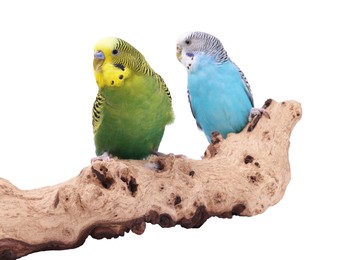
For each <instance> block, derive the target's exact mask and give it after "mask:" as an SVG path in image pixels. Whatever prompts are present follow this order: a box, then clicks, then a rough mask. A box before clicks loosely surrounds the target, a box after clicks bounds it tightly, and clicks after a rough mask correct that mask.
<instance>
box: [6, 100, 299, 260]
mask: <svg viewBox="0 0 337 260" xmlns="http://www.w3.org/2000/svg"><path fill="white" fill-rule="evenodd" d="M265 107H268V108H266V109H267V111H268V113H269V115H270V119H269V118H267V117H265V116H262V117H255V118H254V119H253V120H252V121H251V122H250V123H249V124H248V125H247V126H246V128H245V129H243V131H242V132H241V133H238V134H230V135H228V136H227V138H226V139H225V140H224V139H223V138H222V137H221V135H219V134H216V133H214V135H213V140H212V143H211V144H210V145H209V147H208V148H207V150H206V152H205V155H204V158H203V159H202V160H192V159H189V158H187V157H185V156H174V155H167V156H152V157H150V158H149V159H148V160H118V159H116V158H113V159H111V160H109V161H104V162H103V161H98V162H94V163H93V164H92V165H90V166H88V167H86V168H84V169H83V170H82V171H81V172H80V174H79V175H78V176H76V177H74V178H72V179H70V180H68V181H66V182H64V183H61V184H58V185H55V186H51V187H44V188H39V189H34V190H20V189H18V188H16V187H15V186H13V185H12V184H11V183H10V182H8V181H7V180H5V179H0V259H16V258H19V257H22V256H25V255H27V254H30V253H33V252H38V251H44V250H52V249H53V250H63V249H70V248H75V247H78V246H80V245H82V244H83V243H84V241H85V239H86V238H87V237H88V236H89V235H90V236H92V237H94V238H97V239H99V238H103V237H105V238H112V237H115V238H116V237H118V236H122V235H124V233H125V232H129V231H130V230H131V231H132V232H134V233H136V234H142V233H143V232H144V230H145V226H146V223H152V224H159V225H160V226H161V227H172V226H175V225H181V226H183V227H185V228H198V227H200V226H201V225H202V224H203V223H204V222H205V221H206V220H207V219H208V218H209V217H212V216H217V217H220V218H231V217H232V216H233V215H239V216H253V215H256V214H260V213H263V212H264V211H265V210H266V209H267V208H268V207H270V206H272V205H274V204H276V203H277V202H278V201H280V199H281V198H282V197H283V195H284V192H285V190H286V187H287V185H288V183H289V181H290V165H289V160H288V149H289V144H290V143H289V138H290V134H291V131H292V129H293V127H294V126H295V124H296V123H297V122H298V121H299V120H300V118H301V115H302V111H301V105H300V104H299V103H298V102H296V101H287V102H282V103H277V102H275V101H273V100H268V101H266V104H265Z"/></svg>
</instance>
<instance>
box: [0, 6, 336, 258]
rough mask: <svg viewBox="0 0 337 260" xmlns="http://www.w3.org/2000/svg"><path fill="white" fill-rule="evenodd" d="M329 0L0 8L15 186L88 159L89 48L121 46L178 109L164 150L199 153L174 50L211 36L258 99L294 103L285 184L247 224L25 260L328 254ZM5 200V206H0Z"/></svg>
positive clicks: (331, 140) (0, 104) (2, 93)
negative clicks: (297, 113)
mask: <svg viewBox="0 0 337 260" xmlns="http://www.w3.org/2000/svg"><path fill="white" fill-rule="evenodd" d="M334 6H335V3H334V1H325V0H320V1H310V0H309V1H286V0H284V1H249V0H247V1H213V0H207V1H206V0H204V1H199V0H193V1H137V0H129V1H123V0H119V1H115V0H110V1H99V0H95V1H69V0H67V1H65V0H64V1H63V0H58V1H53V2H52V1H36V0H30V1H25V0H22V1H15V0H13V1H1V3H0V37H1V39H0V54H1V56H0V57H1V58H0V69H1V70H0V71H1V72H0V73H1V75H0V115H1V125H0V153H1V157H0V158H1V159H0V160H1V170H0V176H1V177H2V178H5V179H7V180H10V181H11V182H12V183H13V184H14V185H16V186H17V187H19V188H21V189H33V188H39V187H43V186H48V185H54V184H57V183H60V182H63V181H66V180H68V179H70V178H72V177H74V176H75V175H77V174H78V173H79V172H80V170H81V169H82V168H84V167H85V166H87V165H89V163H90V159H91V158H92V157H93V156H94V144H93V134H92V128H91V108H92V104H93V101H94V98H95V95H96V92H97V87H96V84H95V80H94V76H93V70H92V57H93V45H94V44H95V42H96V41H97V40H98V39H100V38H102V37H106V36H115V37H120V38H123V39H124V40H126V41H128V42H130V43H131V44H132V45H133V46H135V47H136V48H137V49H138V50H139V51H141V52H142V53H143V54H144V56H145V57H146V59H147V61H148V62H149V63H150V64H151V66H152V68H153V69H154V70H155V71H156V72H157V73H159V74H160V75H161V76H162V77H163V78H164V79H165V82H166V83H167V85H168V87H169V89H170V91H171V93H172V96H173V104H174V110H175V115H176V120H175V123H174V124H172V125H171V126H169V127H167V130H166V132H165V135H164V138H163V141H162V143H161V146H160V151H161V152H166V153H168V152H172V153H175V154H180V153H182V154H185V155H187V156H189V157H191V158H195V159H198V158H200V156H201V155H202V154H203V152H204V150H205V148H206V146H207V142H206V138H205V137H204V135H203V134H202V133H201V132H199V131H198V130H197V128H196V125H195V122H194V119H193V117H192V115H191V113H190V110H189V105H188V102H187V96H186V78H187V75H186V71H185V68H184V67H183V66H182V65H181V64H180V63H179V62H178V61H177V60H176V57H175V42H176V39H177V37H178V36H179V35H180V34H181V33H184V32H185V31H191V30H201V31H206V32H208V33H211V34H213V35H215V36H217V37H218V38H219V39H221V41H222V42H223V45H224V47H225V48H226V50H227V51H228V54H229V56H230V57H231V58H232V60H233V61H234V62H236V63H237V64H238V65H239V67H240V68H241V69H242V70H243V71H244V73H245V74H246V76H247V78H248V80H249V82H250V84H251V86H252V90H253V94H254V98H255V104H256V106H257V107H260V106H262V104H263V103H264V101H265V100H266V99H268V98H273V99H275V100H276V101H285V100H291V99H294V100H297V101H299V102H301V104H302V108H303V117H302V120H301V121H300V122H299V123H298V124H297V126H296V127H295V129H294V131H293V133H292V136H291V146H290V151H289V152H290V162H291V170H292V180H291V182H290V184H289V186H288V188H287V191H286V193H285V196H284V198H283V199H282V200H281V201H280V202H279V203H278V204H276V205H275V206H273V207H271V208H269V209H268V210H267V211H266V212H265V213H263V214H261V215H258V216H254V217H251V218H246V217H234V218H233V219H218V218H211V219H209V220H208V221H207V222H206V223H205V224H204V225H203V226H202V227H201V228H200V229H183V228H181V227H174V228H169V229H163V228H160V227H159V226H158V225H155V226H154V225H151V224H148V225H147V228H146V230H145V233H144V234H143V235H141V236H138V235H135V234H132V233H128V234H126V235H125V236H124V237H120V238H118V239H112V240H107V239H103V240H94V239H92V238H90V237H89V238H88V239H87V240H86V242H85V244H84V245H83V246H81V247H79V248H77V249H74V250H66V251H48V252H42V253H35V254H31V255H29V256H27V257H25V258H24V259H27V260H28V259H31V260H37V259H81V258H84V257H86V258H94V257H95V258H97V259H120V258H123V259H135V258H136V257H137V258H138V259H182V258H183V257H184V258H185V259H203V258H204V259H205V258H207V259H213V258H217V259H230V258H235V259H259V260H264V259H308V258H309V257H310V259H336V257H337V253H336V249H334V248H335V247H336V232H337V228H336V195H337V194H336V184H337V182H336V181H337V178H336V175H337V170H336V164H335V162H336V151H335V148H336V133H337V131H336V130H337V129H336V126H335V125H336V122H335V118H336V112H335V110H334V108H335V106H334V102H335V95H334V93H335V91H336V80H335V75H336V58H337V55H336V46H337V41H336V24H337V19H336V8H335V7H334ZM0 199H1V198H0Z"/></svg>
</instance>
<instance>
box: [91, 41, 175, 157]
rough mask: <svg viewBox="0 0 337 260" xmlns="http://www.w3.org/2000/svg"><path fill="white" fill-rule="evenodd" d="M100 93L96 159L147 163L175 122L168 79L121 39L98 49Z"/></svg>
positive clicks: (95, 116)
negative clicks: (115, 158) (147, 158)
mask: <svg viewBox="0 0 337 260" xmlns="http://www.w3.org/2000/svg"><path fill="white" fill-rule="evenodd" d="M93 67H94V74H95V78H96V82H97V85H98V93H97V96H96V100H95V102H94V105H93V110H92V124H93V130H94V141H95V146H96V155H97V157H96V158H93V159H92V161H95V160H107V159H108V158H109V157H110V156H117V157H118V158H120V159H143V158H146V157H147V156H149V155H150V154H152V153H156V152H157V151H158V147H159V144H160V142H161V139H162V137H163V134H164V130H165V126H166V125H167V124H170V123H172V122H173V120H174V115H173V109H172V98H171V94H170V91H169V90H168V88H167V86H166V84H165V82H164V80H163V79H162V78H161V76H160V75H158V74H157V73H155V72H154V71H153V70H152V68H151V67H150V66H149V64H148V63H147V62H146V60H145V58H144V56H143V55H142V54H141V53H140V52H139V51H138V50H136V49H135V48H134V47H133V46H132V45H130V44H129V43H127V42H126V41H124V40H122V39H119V38H113V37H109V38H104V39H101V40H100V41H98V42H97V43H96V45H95V47H94V61H93Z"/></svg>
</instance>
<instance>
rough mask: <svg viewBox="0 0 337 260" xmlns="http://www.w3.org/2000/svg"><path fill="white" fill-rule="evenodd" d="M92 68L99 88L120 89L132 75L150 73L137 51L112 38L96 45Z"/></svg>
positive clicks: (122, 41)
mask: <svg viewBox="0 0 337 260" xmlns="http://www.w3.org/2000/svg"><path fill="white" fill-rule="evenodd" d="M93 66H94V73H95V78H96V82H97V85H98V87H99V88H102V87H121V86H123V83H124V81H125V80H126V79H127V78H128V77H129V76H130V74H132V73H143V74H148V73H152V70H151V68H150V67H149V65H148V64H147V62H146V61H145V59H144V56H143V55H142V54H141V53H140V52H139V51H138V50H136V49H135V48H134V47H133V46H131V45H130V44H129V43H127V42H126V41H124V40H122V39H119V38H113V37H109V38H103V39H101V40H99V41H98V42H97V43H96V45H95V47H94V61H93Z"/></svg>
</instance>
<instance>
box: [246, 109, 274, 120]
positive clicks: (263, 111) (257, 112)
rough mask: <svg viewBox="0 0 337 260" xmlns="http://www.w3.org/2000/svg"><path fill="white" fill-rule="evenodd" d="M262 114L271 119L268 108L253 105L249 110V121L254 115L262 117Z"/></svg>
mask: <svg viewBox="0 0 337 260" xmlns="http://www.w3.org/2000/svg"><path fill="white" fill-rule="evenodd" d="M262 115H264V116H265V117H267V118H268V119H270V115H269V114H268V112H267V110H266V109H264V108H256V107H253V108H252V109H251V110H250V112H249V116H248V121H249V122H250V121H252V119H253V118H254V117H256V116H259V117H261V116H262Z"/></svg>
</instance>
